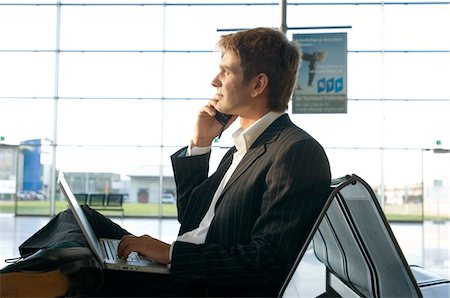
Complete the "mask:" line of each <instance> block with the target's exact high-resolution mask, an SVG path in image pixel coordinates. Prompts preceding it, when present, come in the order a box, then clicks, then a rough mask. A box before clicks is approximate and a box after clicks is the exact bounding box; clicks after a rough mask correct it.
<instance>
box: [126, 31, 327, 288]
mask: <svg viewBox="0 0 450 298" xmlns="http://www.w3.org/2000/svg"><path fill="white" fill-rule="evenodd" d="M218 46H219V49H220V51H221V53H222V59H221V61H220V64H219V72H218V74H217V76H216V77H215V78H214V79H213V80H212V85H213V86H214V87H215V88H216V94H215V96H214V97H213V98H212V99H211V100H209V102H208V103H207V104H206V105H205V106H204V107H203V108H202V109H201V110H200V112H199V114H198V118H197V122H196V125H195V128H196V129H195V133H194V136H193V138H192V141H191V144H190V146H189V147H187V148H183V149H181V150H179V151H178V152H176V153H175V154H174V155H173V156H172V165H173V170H174V175H175V182H176V185H177V200H178V201H177V206H178V219H179V221H180V223H181V228H180V231H179V236H178V239H177V241H175V242H174V243H173V244H171V245H170V244H164V243H161V242H160V241H158V240H155V239H153V238H151V237H144V238H139V237H135V236H125V237H124V238H123V240H122V242H121V245H120V246H119V254H121V255H124V256H125V255H128V254H129V253H130V252H132V251H138V252H140V253H142V254H144V255H147V256H149V257H151V258H153V259H156V260H158V261H159V262H161V263H171V277H172V279H173V280H176V281H181V282H186V283H192V282H193V281H194V280H195V281H196V282H195V283H194V284H195V288H197V289H198V288H200V289H201V292H202V293H205V294H206V295H215V294H220V295H222V294H223V293H226V294H225V295H231V294H237V295H240V296H242V295H250V296H255V295H256V296H258V295H264V296H265V295H269V296H272V295H276V293H277V291H278V290H279V288H280V286H281V285H282V281H283V280H284V278H285V277H286V275H287V273H288V271H289V269H290V268H291V266H292V264H293V263H294V260H295V257H296V255H297V253H298V251H299V250H300V248H301V247H302V245H303V243H304V241H305V238H306V236H307V234H308V232H309V231H310V229H311V227H312V225H313V223H314V221H315V219H316V218H317V215H318V213H319V211H320V209H321V208H322V206H323V204H324V202H325V199H326V196H327V193H328V187H329V184H330V170H329V164H328V160H327V157H326V155H325V153H324V150H323V149H322V147H321V146H320V145H319V143H317V141H316V140H314V139H313V138H312V137H311V136H310V135H308V134H307V133H306V132H304V131H303V130H301V129H300V128H298V127H297V126H295V125H294V124H293V123H292V122H291V121H290V119H289V117H288V115H287V114H285V111H286V109H287V107H288V102H289V100H290V97H291V94H292V90H293V87H294V85H295V81H296V75H297V71H298V66H299V61H300V53H299V50H298V48H297V47H296V46H295V45H294V44H292V43H290V42H289V41H288V40H287V39H286V37H285V36H284V35H283V34H282V33H281V32H279V31H276V30H272V29H267V28H258V29H254V30H248V31H242V32H238V33H234V34H231V35H227V36H224V37H222V39H221V40H220V41H219V44H218ZM217 112H221V113H224V114H229V115H234V116H233V117H232V119H231V120H230V123H231V122H232V121H239V124H240V128H239V129H238V130H237V131H236V132H235V133H234V134H233V142H234V144H235V146H234V147H233V148H231V149H230V150H229V151H228V152H227V153H226V154H225V156H224V158H223V160H222V161H221V163H220V165H219V167H218V169H217V171H216V172H215V173H214V174H213V175H211V176H210V177H208V161H209V157H210V151H211V143H212V141H213V139H214V138H215V137H217V136H218V135H219V134H220V132H221V129H222V126H221V124H220V123H219V122H217V121H216V120H215V118H214V116H215V114H216V113H217ZM230 123H228V125H229V124H230ZM199 285H201V286H200V287H199ZM224 291H225V292H224Z"/></svg>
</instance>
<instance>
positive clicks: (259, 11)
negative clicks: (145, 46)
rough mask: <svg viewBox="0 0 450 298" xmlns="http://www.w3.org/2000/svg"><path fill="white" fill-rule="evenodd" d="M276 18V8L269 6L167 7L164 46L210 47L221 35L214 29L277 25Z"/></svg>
mask: <svg viewBox="0 0 450 298" xmlns="http://www.w3.org/2000/svg"><path fill="white" fill-rule="evenodd" d="M225 16H232V17H225ZM251 16H257V17H251ZM278 20H279V8H278V7H277V6H271V5H264V6H243V5H236V6H234V5H224V6H222V5H212V6H196V5H193V6H167V8H166V24H165V47H166V49H170V50H186V49H189V50H213V49H214V48H215V44H216V42H217V41H218V40H219V37H220V35H222V34H224V33H223V32H219V33H218V32H217V29H238V28H253V27H261V26H266V27H278V26H279V21H278ZM225 34H226V33H225Z"/></svg>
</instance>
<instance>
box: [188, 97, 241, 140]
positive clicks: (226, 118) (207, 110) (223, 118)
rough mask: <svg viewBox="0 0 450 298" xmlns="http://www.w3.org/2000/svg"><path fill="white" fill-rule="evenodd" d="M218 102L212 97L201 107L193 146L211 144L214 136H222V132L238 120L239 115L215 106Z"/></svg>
mask: <svg viewBox="0 0 450 298" xmlns="http://www.w3.org/2000/svg"><path fill="white" fill-rule="evenodd" d="M216 103H217V99H211V100H209V102H208V104H207V105H205V106H204V107H202V108H201V109H200V111H199V113H198V118H197V122H196V125H195V132H194V137H193V139H192V143H193V144H192V145H193V146H196V147H207V146H210V145H211V143H212V141H213V140H214V138H215V137H218V136H219V137H220V135H221V134H222V132H223V131H224V130H225V129H226V128H228V126H230V125H231V123H233V122H234V120H236V118H237V116H232V115H225V114H222V113H220V112H218V111H217V110H216V108H215V105H216Z"/></svg>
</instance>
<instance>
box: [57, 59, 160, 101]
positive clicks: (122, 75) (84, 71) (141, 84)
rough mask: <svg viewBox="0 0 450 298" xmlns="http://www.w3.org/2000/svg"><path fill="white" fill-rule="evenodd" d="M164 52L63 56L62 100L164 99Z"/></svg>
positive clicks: (61, 60) (61, 74)
mask: <svg viewBox="0 0 450 298" xmlns="http://www.w3.org/2000/svg"><path fill="white" fill-rule="evenodd" d="M162 60H163V58H162V54H161V53H62V54H61V58H60V96H62V97H102V98H108V97H109V98H120V97H126V98H129V97H133V98H134V97H136V98H145V97H158V98H159V97H161V92H162V69H163V68H162V65H163V64H162V63H163V62H162Z"/></svg>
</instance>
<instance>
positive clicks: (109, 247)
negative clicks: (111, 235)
mask: <svg viewBox="0 0 450 298" xmlns="http://www.w3.org/2000/svg"><path fill="white" fill-rule="evenodd" d="M103 243H105V248H106V252H107V254H108V258H110V259H112V260H115V261H119V260H122V259H121V258H119V256H118V255H117V248H118V247H119V241H114V240H113V241H104V242H103ZM127 261H128V262H152V261H151V260H149V259H147V258H146V257H144V256H140V255H139V254H138V253H137V252H132V253H130V254H129V255H128V258H127Z"/></svg>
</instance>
